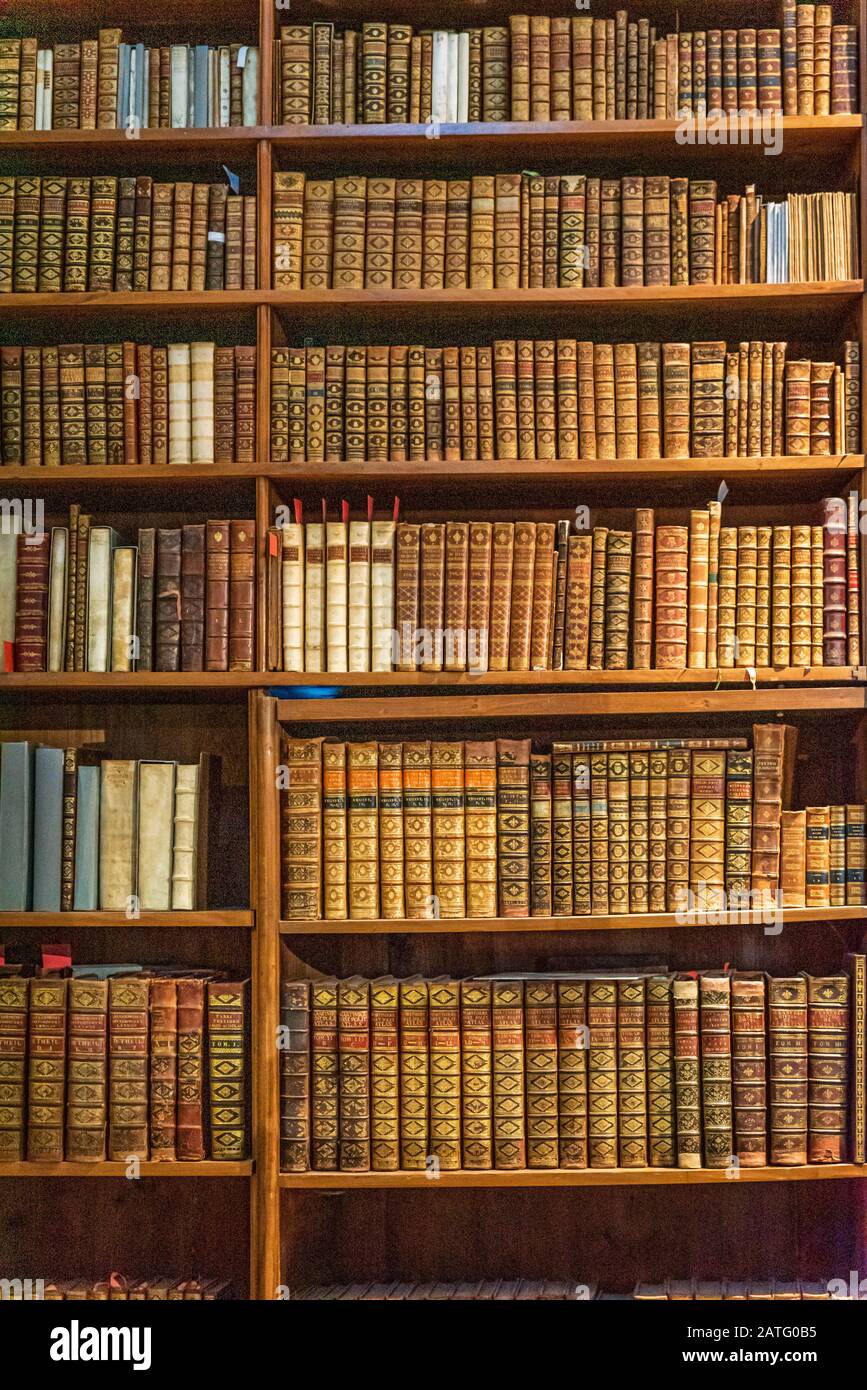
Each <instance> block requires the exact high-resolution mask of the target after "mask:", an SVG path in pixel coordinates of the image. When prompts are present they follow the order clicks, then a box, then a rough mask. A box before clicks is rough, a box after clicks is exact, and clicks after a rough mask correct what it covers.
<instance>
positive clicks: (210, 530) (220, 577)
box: [205, 521, 229, 671]
mask: <svg viewBox="0 0 867 1390" xmlns="http://www.w3.org/2000/svg"><path fill="white" fill-rule="evenodd" d="M205 534H206V548H207V576H208V577H207V585H206V589H205V670H206V671H226V670H228V668H229V523H228V521H209V522H208V523H207V527H206V531H205Z"/></svg>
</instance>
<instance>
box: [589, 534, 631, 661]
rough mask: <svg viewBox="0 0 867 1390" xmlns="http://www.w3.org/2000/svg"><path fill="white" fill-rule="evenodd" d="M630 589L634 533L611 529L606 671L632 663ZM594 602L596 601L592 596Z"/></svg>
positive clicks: (605, 603)
mask: <svg viewBox="0 0 867 1390" xmlns="http://www.w3.org/2000/svg"><path fill="white" fill-rule="evenodd" d="M631 589H632V533H631V532H629V531H609V532H608V544H607V554H606V564H605V587H604V598H603V608H604V625H605V639H604V666H605V669H606V670H607V671H625V670H626V668H627V667H628V665H629V633H630V612H629V600H630V593H631ZM591 605H593V598H592V596H591ZM591 619H592V606H591ZM591 638H592V625H591ZM594 664H595V662H593V661H592V659H591V665H594Z"/></svg>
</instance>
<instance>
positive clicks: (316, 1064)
mask: <svg viewBox="0 0 867 1390" xmlns="http://www.w3.org/2000/svg"><path fill="white" fill-rule="evenodd" d="M310 1085H311V1107H310V1109H311V1117H310V1166H311V1168H312V1169H313V1170H314V1171H319V1172H321V1171H332V1172H333V1171H334V1170H335V1169H336V1168H337V1166H338V1141H339V1133H340V1120H339V1107H340V1095H339V1087H340V1083H339V1054H338V1046H337V981H336V980H328V979H321V980H314V981H313V982H312V984H311V989H310Z"/></svg>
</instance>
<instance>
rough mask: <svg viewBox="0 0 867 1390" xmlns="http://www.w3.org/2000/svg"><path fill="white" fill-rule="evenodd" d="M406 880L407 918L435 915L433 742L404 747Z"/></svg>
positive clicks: (409, 744) (425, 741) (408, 744)
mask: <svg viewBox="0 0 867 1390" xmlns="http://www.w3.org/2000/svg"><path fill="white" fill-rule="evenodd" d="M403 822H404V879H405V889H406V915H407V917H415V918H429V917H432V916H433V915H434V902H433V845H432V811H431V745H430V743H429V742H428V741H427V740H424V741H422V742H418V743H405V744H404V746H403Z"/></svg>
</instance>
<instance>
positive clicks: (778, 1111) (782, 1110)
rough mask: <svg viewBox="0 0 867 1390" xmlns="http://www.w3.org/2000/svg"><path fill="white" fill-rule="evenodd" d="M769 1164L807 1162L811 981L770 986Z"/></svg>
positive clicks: (773, 981)
mask: <svg viewBox="0 0 867 1390" xmlns="http://www.w3.org/2000/svg"><path fill="white" fill-rule="evenodd" d="M768 1038H769V1045H770V1071H769V1075H768V1081H769V1094H768V1100H769V1105H770V1131H771V1142H770V1161H771V1163H772V1164H775V1165H776V1164H783V1165H789V1166H798V1165H800V1164H804V1163H806V1162H807V1094H808V1044H807V980H806V977H805V976H803V975H800V976H794V977H791V978H787V979H779V978H773V979H769V980H768Z"/></svg>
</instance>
